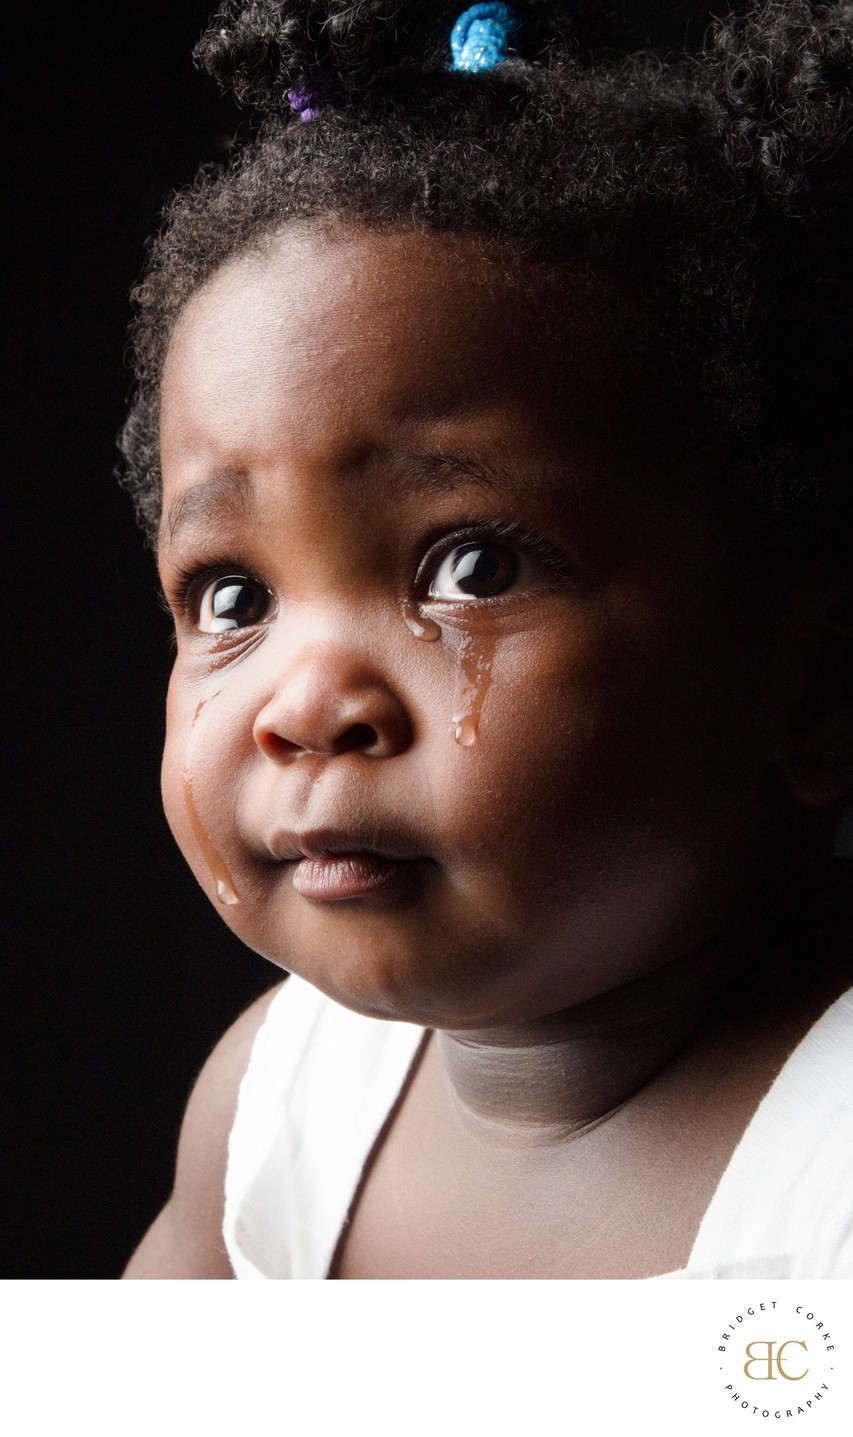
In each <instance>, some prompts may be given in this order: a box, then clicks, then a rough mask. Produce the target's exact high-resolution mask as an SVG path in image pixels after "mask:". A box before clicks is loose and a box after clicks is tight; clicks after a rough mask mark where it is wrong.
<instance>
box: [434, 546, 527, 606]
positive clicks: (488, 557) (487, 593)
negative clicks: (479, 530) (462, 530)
mask: <svg viewBox="0 0 853 1437" xmlns="http://www.w3.org/2000/svg"><path fill="white" fill-rule="evenodd" d="M520 569H521V561H520V559H519V556H518V554H516V553H515V552H514V550H512V549H509V548H507V546H506V545H505V544H497V543H493V542H488V541H484V540H480V541H479V542H476V543H469V544H460V545H459V546H458V547H457V548H455V549H451V550H450V553H449V554H445V556H444V558H443V559H442V561H441V563H440V564H439V566H438V569H437V570H436V573H435V577H434V578H433V580H432V583H431V584H430V588H429V597H430V598H431V599H444V600H445V601H448V600H455V601H456V602H457V603H458V602H459V601H460V600H463V601H464V600H466V599H467V600H470V599H491V598H494V597H495V595H497V594H504V593H506V591H507V590H508V589H511V588H512V586H513V584H514V583H515V582H516V580H517V579H518V576H519V572H520Z"/></svg>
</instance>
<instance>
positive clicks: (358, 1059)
mask: <svg viewBox="0 0 853 1437" xmlns="http://www.w3.org/2000/svg"><path fill="white" fill-rule="evenodd" d="M426 1037H427V1033H426V1032H425V1030H424V1029H423V1028H417V1027H413V1026H412V1025H410V1024H408V1023H391V1022H385V1021H382V1020H379V1019H374V1018H365V1017H362V1016H361V1015H360V1014H358V1013H353V1012H351V1011H350V1010H349V1009H348V1008H342V1007H340V1005H339V1004H337V1003H334V1002H332V1000H331V999H329V998H327V997H325V996H324V995H323V994H322V993H320V992H318V990H317V989H316V988H312V987H311V986H310V985H309V984H307V983H305V982H303V981H302V980H301V979H299V978H295V977H290V978H288V980H287V982H286V983H285V985H284V987H283V988H282V990H281V992H280V993H278V994H277V995H276V997H275V998H274V999H273V1001H272V1003H271V1004H270V1007H269V1010H268V1014H267V1018H266V1021H265V1022H264V1024H263V1026H262V1027H261V1029H260V1030H259V1032H258V1034H257V1037H256V1039H255V1043H254V1047H253V1049H252V1055H251V1058H250V1061H249V1066H248V1068H247V1070H246V1074H245V1076H244V1078H243V1081H242V1084H241V1086H240V1094H239V1100H238V1104H237V1113H236V1117H235V1120H234V1127H233V1129H232V1132H231V1137H230V1141H229V1148H228V1168H227V1173H226V1179H225V1219H224V1229H223V1230H224V1236H225V1243H226V1247H227V1249H228V1255H229V1257H230V1260H231V1264H232V1266H233V1268H234V1273H235V1275H236V1276H237V1277H238V1278H324V1277H326V1276H328V1273H329V1268H330V1265H331V1263H332V1259H333V1257H334V1255H335V1250H336V1248H337V1246H338V1242H339V1239H340V1236H341V1232H342V1230H343V1227H344V1225H345V1223H346V1221H347V1218H348V1216H349V1213H350V1209H351V1207H352V1204H353V1200H354V1197H355V1194H356V1191H357V1189H358V1185H359V1182H360V1179H361V1177H362V1174H363V1172H364V1170H365V1167H366V1165H367V1163H368V1160H369V1159H370V1157H371V1155H372V1153H373V1151H374V1149H375V1147H376V1145H377V1143H378V1141H379V1140H380V1137H381V1135H382V1133H383V1129H384V1128H385V1126H386V1124H387V1123H388V1122H389V1119H390V1117H391V1116H392V1114H393V1112H394V1109H395V1105H396V1104H397V1102H398V1100H399V1098H400V1096H401V1093H402V1090H403V1088H404V1086H405V1083H406V1079H407V1077H408V1076H409V1073H410V1072H411V1070H412V1068H413V1065H414V1062H415V1059H416V1058H417V1056H418V1054H419V1051H420V1048H421V1046H422V1044H423V1043H424V1042H425V1040H426ZM661 1276H662V1277H665V1278H735V1277H738V1278H740V1277H769V1278H828V1277H833V1278H843V1277H846V1278H850V1277H853V989H850V990H849V991H848V992H847V993H845V994H844V995H843V996H842V997H841V998H839V999H838V1000H837V1001H836V1002H835V1003H834V1004H833V1005H832V1007H831V1008H829V1009H828V1010H827V1012H826V1013H824V1015H823V1017H821V1018H820V1019H819V1020H818V1022H817V1023H815V1025H814V1027H812V1028H811V1030H810V1031H809V1032H808V1033H807V1034H806V1036H805V1037H804V1038H803V1040H802V1042H801V1043H800V1044H799V1046H798V1047H797V1048H796V1049H795V1050H794V1052H793V1053H792V1054H791V1056H790V1058H789V1059H788V1061H787V1062H786V1064H785V1066H784V1067H783V1068H782V1071H781V1072H780V1073H779V1075H778V1077H777V1078H776V1080H775V1082H774V1083H773V1084H772V1086H771V1088H770V1090H769V1092H768V1093H767V1095H766V1096H765V1097H764V1099H763V1100H762V1102H761V1103H760V1105H759V1107H758V1109H757V1110H756V1112H755V1114H754V1116H753V1118H752V1120H751V1122H750V1124H749V1126H748V1128H747V1129H746V1132H745V1133H744V1135H743V1137H742V1138H741V1141H740V1142H739V1144H738V1146H737V1148H736V1149H735V1151H734V1153H733V1155H732V1158H731V1161H730V1162H729V1165H728V1167H727V1168H726V1171H725V1172H724V1174H723V1176H722V1178H721V1180H720V1184H719V1186H718V1188H717V1190H716V1192H715V1194H714V1197H713V1198H712V1200H711V1204H710V1206H709V1208H708V1210H707V1212H706V1214H705V1216H704V1218H703V1220H702V1223H701V1226H700V1228H699V1232H698V1234H697V1237H696V1241H695V1243H694V1245H693V1250H692V1252H691V1254H690V1259H689V1261H688V1264H687V1267H686V1268H683V1269H682V1270H681V1271H679V1272H671V1273H663V1274H661Z"/></svg>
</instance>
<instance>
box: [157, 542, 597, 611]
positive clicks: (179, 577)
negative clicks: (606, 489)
mask: <svg viewBox="0 0 853 1437" xmlns="http://www.w3.org/2000/svg"><path fill="white" fill-rule="evenodd" d="M488 539H491V540H494V541H497V542H500V543H507V544H513V545H515V546H517V547H518V548H519V549H522V550H524V552H525V553H526V554H527V555H528V556H529V557H530V558H533V559H536V560H538V562H539V563H540V564H542V566H543V567H544V568H546V569H549V570H550V571H551V572H552V574H553V575H554V587H557V586H558V585H559V584H561V583H566V582H567V581H568V580H569V579H570V578H571V577H572V575H573V573H574V568H573V565H572V562H571V560H570V559H569V557H568V555H567V554H565V553H563V551H562V550H561V549H558V548H556V547H555V545H553V544H551V543H549V541H548V540H547V539H544V538H543V537H542V535H541V534H537V533H536V531H535V530H533V529H528V528H527V527H526V525H524V524H522V523H521V521H520V520H518V519H512V520H510V519H500V518H491V519H482V520H478V521H474V522H472V523H471V524H466V525H463V526H462V527H460V528H458V529H454V530H453V532H452V533H450V534H447V533H445V534H443V535H442V536H441V537H440V538H438V537H436V538H435V539H433V540H431V541H428V543H427V550H426V553H425V555H424V557H423V559H422V560H421V563H420V565H419V566H418V570H417V573H416V576H415V589H416V592H417V595H418V598H419V599H423V598H424V597H426V595H427V593H428V590H429V583H430V575H431V574H432V573H434V572H435V570H436V569H437V567H438V565H439V564H440V563H441V561H442V560H443V559H444V558H446V557H447V555H448V554H450V553H452V552H453V550H454V549H455V548H457V547H458V546H460V545H462V544H471V543H476V542H477V540H488ZM229 574H239V575H240V576H241V577H244V578H246V579H249V580H250V581H251V582H252V583H253V584H257V585H258V586H259V587H260V588H262V589H266V590H267V591H268V592H271V591H270V588H269V585H268V584H267V583H266V582H265V580H264V579H262V578H261V576H260V574H258V572H257V571H256V570H255V569H254V568H253V567H252V566H251V565H249V564H243V563H241V562H240V560H239V559H237V558H235V557H234V556H232V557H231V558H229V559H221V560H219V559H215V560H211V561H210V562H208V563H204V564H199V565H197V566H195V567H187V568H183V567H181V566H177V567H176V568H175V569H174V571H173V572H172V573H171V575H170V581H169V590H170V597H169V598H166V596H165V594H164V593H163V591H162V590H161V598H162V602H163V606H164V608H165V609H166V610H167V612H170V613H175V614H178V615H179V616H181V617H184V618H187V617H190V618H191V619H192V621H193V622H196V621H197V619H198V606H199V601H200V599H201V596H202V594H203V592H204V590H205V589H206V588H207V587H208V585H209V584H212V583H215V582H216V580H217V579H219V578H225V577H226V576H227V575H229ZM480 602H483V603H488V602H490V601H489V600H481V601H480Z"/></svg>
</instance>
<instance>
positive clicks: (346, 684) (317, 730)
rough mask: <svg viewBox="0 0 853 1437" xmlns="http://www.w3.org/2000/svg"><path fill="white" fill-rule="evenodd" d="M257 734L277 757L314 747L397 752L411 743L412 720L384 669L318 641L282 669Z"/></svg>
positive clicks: (373, 754) (321, 751)
mask: <svg viewBox="0 0 853 1437" xmlns="http://www.w3.org/2000/svg"><path fill="white" fill-rule="evenodd" d="M254 738H255V742H256V744H257V745H258V747H259V748H260V750H261V752H262V753H264V754H266V756H267V757H268V758H271V759H273V760H275V761H277V762H281V761H285V760H289V759H292V758H296V757H299V756H300V755H302V754H309V753H310V754H318V755H321V756H323V757H326V758H333V757H335V756H336V755H338V754H344V753H353V752H358V753H361V754H364V756H365V757H367V758H393V757H394V755H395V754H398V753H402V752H403V751H404V750H405V749H406V748H408V746H409V744H410V743H411V740H412V725H411V720H410V717H409V714H408V712H407V709H406V706H405V704H404V703H403V701H402V699H401V698H400V697H399V696H398V695H397V694H396V693H395V691H394V690H393V688H392V687H391V685H390V683H389V682H388V680H387V679H386V678H385V677H384V676H383V675H381V674H380V673H378V672H377V671H376V670H375V669H374V668H373V667H372V666H370V665H369V664H368V663H367V662H366V661H361V660H360V659H359V658H358V657H357V656H356V655H354V654H352V653H349V652H347V651H345V650H340V649H333V648H332V647H331V646H327V645H319V646H317V647H316V648H313V649H311V650H308V651H305V650H303V652H302V653H301V654H300V656H299V658H298V659H297V660H296V661H295V662H293V663H291V664H290V665H289V666H288V668H287V671H286V673H284V674H283V675H281V677H280V679H279V682H278V683H277V685H276V687H275V690H274V692H272V693H271V694H270V695H269V697H268V698H267V700H266V702H265V703H264V705H263V707H262V708H261V710H260V712H259V713H258V715H257V718H256V719H255V724H254Z"/></svg>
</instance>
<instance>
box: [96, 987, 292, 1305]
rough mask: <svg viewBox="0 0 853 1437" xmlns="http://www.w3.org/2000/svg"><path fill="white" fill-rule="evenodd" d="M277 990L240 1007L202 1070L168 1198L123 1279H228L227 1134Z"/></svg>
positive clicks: (181, 1141)
mask: <svg viewBox="0 0 853 1437" xmlns="http://www.w3.org/2000/svg"><path fill="white" fill-rule="evenodd" d="M280 987H281V984H277V985H276V987H275V988H273V989H272V990H271V991H270V992H269V993H265V994H264V995H263V997H262V998H258V999H257V1001H256V1002H254V1003H253V1004H252V1006H251V1007H250V1008H247V1009H246V1012H245V1013H244V1014H243V1015H242V1017H240V1018H238V1019H237V1021H236V1023H234V1024H233V1025H232V1026H231V1027H230V1028H229V1029H228V1032H227V1033H226V1034H225V1036H224V1038H222V1039H221V1040H220V1041H219V1043H218V1044H217V1045H216V1047H215V1048H214V1050H213V1052H212V1053H211V1055H210V1057H209V1058H208V1060H207V1062H206V1063H205V1065H204V1067H203V1068H202V1070H201V1073H200V1074H199V1077H198V1080H197V1082H196V1085H195V1087H194V1088H193V1091H192V1094H191V1096H190V1100H189V1103H188V1104H187V1110H186V1113H185V1115H184V1121H183V1125H182V1127H181V1136H180V1141H179V1143H178V1158H177V1164H176V1168H175V1185H174V1188H173V1189H172V1196H171V1197H170V1198H169V1201H168V1202H167V1203H166V1206H165V1207H164V1208H163V1211H162V1212H161V1213H160V1216H159V1217H158V1218H156V1219H155V1221H154V1222H153V1223H152V1225H151V1227H150V1228H149V1229H148V1232H147V1233H146V1234H145V1237H144V1238H143V1239H142V1242H141V1243H140V1244H139V1247H138V1248H137V1249H136V1252H135V1253H134V1254H133V1257H132V1258H131V1259H130V1262H129V1263H128V1265H127V1269H126V1271H125V1273H124V1276H125V1277H211V1278H213V1277H233V1275H234V1274H233V1272H232V1271H231V1264H230V1263H229V1261H228V1257H227V1255H226V1252H225V1247H224V1245H223V1241H222V1213H223V1206H224V1189H225V1166H226V1162H227V1158H228V1134H229V1132H230V1131H231V1124H232V1123H233V1121H234V1113H235V1110H236V1107H237V1091H238V1089H239V1086H240V1080H241V1079H242V1077H243V1074H244V1073H245V1071H246V1067H247V1066H248V1062H249V1054H250V1052H251V1048H252V1043H253V1042H254V1038H255V1034H256V1033H257V1031H258V1029H259V1028H260V1026H261V1024H262V1023H263V1021H264V1018H265V1017H266V1014H267V1008H268V1007H269V1005H270V1003H271V1002H272V999H273V998H274V997H275V995H276V993H277V992H278V991H279V988H280Z"/></svg>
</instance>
